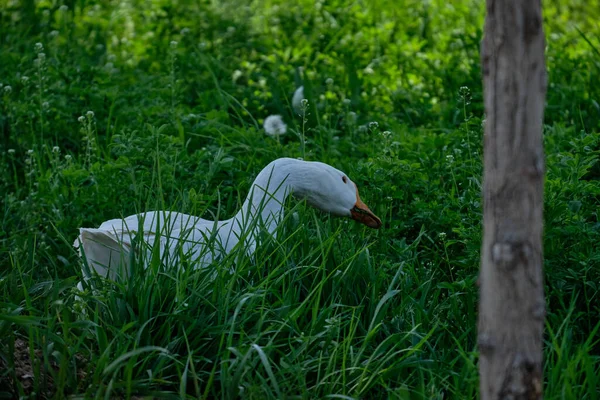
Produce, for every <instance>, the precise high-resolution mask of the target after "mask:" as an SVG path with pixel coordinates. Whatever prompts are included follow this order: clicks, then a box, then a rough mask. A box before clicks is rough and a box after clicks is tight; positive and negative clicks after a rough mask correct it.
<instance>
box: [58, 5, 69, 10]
mask: <svg viewBox="0 0 600 400" xmlns="http://www.w3.org/2000/svg"><path fill="white" fill-rule="evenodd" d="M58 9H59V10H60V11H62V12H65V11H67V10H68V9H69V6H67V5H65V4H63V5H62V6H60V7H58Z"/></svg>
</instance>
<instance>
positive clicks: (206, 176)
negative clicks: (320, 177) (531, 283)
mask: <svg viewBox="0 0 600 400" xmlns="http://www.w3.org/2000/svg"><path fill="white" fill-rule="evenodd" d="M543 6H544V24H545V30H546V37H547V53H546V55H547V67H548V79H549V84H548V95H547V108H546V114H545V126H544V141H545V151H546V158H547V179H546V186H545V188H546V192H545V239H544V247H545V263H544V267H545V277H546V296H547V304H548V314H547V321H546V330H545V394H546V398H548V399H589V400H592V399H598V398H600V394H599V393H600V335H599V333H598V329H599V327H600V322H599V321H600V287H599V286H600V245H599V243H600V219H599V204H600V164H599V163H598V157H599V153H600V134H599V132H600V105H599V103H600V84H599V82H600V25H599V23H598V21H599V20H600V2H599V1H598V0H591V1H588V2H579V1H576V0H566V1H558V0H547V1H544V4H543ZM483 13H484V4H483V2H481V1H474V0H453V1H452V2H447V1H441V0H428V1H422V0H398V1H383V0H368V1H367V0H363V1H361V0H356V1H342V0H331V1H327V2H325V1H321V0H317V1H309V0H297V1H289V2H286V1H280V0H257V1H254V2H247V1H242V0H224V1H202V0H201V1H197V2H187V1H175V2H171V1H166V0H152V1H137V0H130V1H109V0H99V1H88V0H79V1H75V0H65V1H64V3H63V2H62V1H60V0H58V1H49V0H44V1H42V0H39V1H34V0H21V1H18V0H0V133H1V136H0V157H1V158H2V162H1V163H0V206H1V212H2V214H1V215H0V217H1V225H0V397H3V396H4V397H9V398H11V397H18V396H27V395H29V396H31V397H36V396H47V397H53V396H55V397H57V398H61V397H66V396H71V395H76V396H78V397H86V398H92V397H97V398H130V397H132V396H136V397H138V396H149V397H161V398H162V397H167V398H211V399H212V398H220V399H233V398H244V399H267V398H277V399H284V398H289V399H314V398H332V399H358V398H360V399H378V398H382V399H383V398H391V399H442V398H445V399H447V398H453V399H454V398H456V399H472V398H475V397H476V396H477V394H478V376H477V362H478V353H477V347H476V321H477V300H478V293H477V285H476V281H477V274H478V268H479V253H480V244H481V218H482V209H481V176H482V123H483V121H484V119H485V116H484V114H483V104H482V87H481V71H480V59H479V44H480V40H481V36H482V27H483V17H484V14H483ZM300 85H304V87H305V97H306V98H307V99H308V101H309V105H308V116H307V118H306V121H305V122H303V120H302V119H301V118H299V117H298V116H297V115H296V114H295V113H294V112H293V110H292V107H291V99H292V95H293V93H294V91H295V90H296V88H297V87H298V86H300ZM270 114H280V115H282V116H283V118H284V120H285V122H286V123H287V125H288V133H287V134H286V135H284V136H281V137H280V138H279V140H278V139H275V138H273V137H269V136H267V135H266V134H265V131H264V130H263V128H262V121H263V120H264V118H266V117H267V116H268V115H270ZM303 137H304V138H305V143H303V142H302V141H301V138H303ZM278 157H304V158H305V159H308V160H318V161H323V162H326V163H329V164H332V165H334V166H336V167H337V168H339V169H342V170H343V171H345V172H347V173H348V174H349V176H350V177H351V178H352V179H353V180H354V181H355V182H356V183H357V185H358V187H359V188H360V190H361V197H362V198H363V200H364V201H365V202H366V203H367V204H368V205H369V206H370V207H371V209H372V210H373V211H374V212H375V213H376V214H377V215H378V216H379V217H380V218H381V219H382V221H383V227H382V229H381V230H379V231H373V230H370V229H368V228H366V227H364V226H362V225H358V224H356V223H354V222H353V221H348V220H343V219H338V218H332V217H329V216H327V215H324V214H322V213H320V212H318V211H316V210H314V209H312V208H310V207H308V206H307V205H305V204H303V203H297V202H293V201H290V203H289V205H288V208H287V212H286V216H287V218H286V221H285V222H284V223H283V224H282V225H281V226H280V228H279V232H278V235H277V239H273V238H269V237H265V238H264V240H263V243H262V244H261V246H259V248H258V249H257V252H256V254H255V257H253V258H252V259H251V258H249V257H246V256H245V254H244V252H243V251H239V252H234V253H232V254H231V255H230V257H227V258H226V259H225V260H223V261H221V262H219V263H216V264H215V265H213V266H212V267H211V268H208V269H205V270H196V271H194V270H192V268H183V269H181V268H180V269H178V270H176V269H174V268H169V266H161V265H155V266H154V268H151V269H149V270H147V271H142V270H138V271H137V272H136V274H135V276H134V277H133V278H132V279H131V280H130V281H129V282H127V283H126V284H116V283H111V282H103V281H102V280H100V279H98V280H96V282H95V284H96V286H97V289H96V291H93V292H92V291H90V290H87V291H86V292H84V293H83V294H82V297H83V299H84V302H83V303H81V302H76V301H75V295H76V293H77V292H76V288H75V285H76V284H77V282H78V281H79V280H80V279H81V263H80V260H79V258H78V256H77V254H76V252H75V250H74V249H73V248H72V246H71V244H72V242H73V240H74V239H75V238H76V236H77V232H78V231H77V228H78V227H81V226H85V227H96V226H98V225H99V224H100V223H101V222H102V221H105V220H108V219H111V218H115V217H119V216H126V215H130V214H133V213H136V212H140V211H146V210H155V209H170V210H178V211H183V212H187V213H191V214H196V215H202V216H205V217H206V218H212V216H213V215H214V216H216V217H218V218H220V219H223V218H229V217H230V216H231V215H232V214H233V213H234V212H235V211H236V210H237V209H238V207H239V206H240V204H241V202H242V201H243V199H244V197H245V196H246V194H247V190H248V188H249V186H250V184H251V183H252V180H253V179H254V177H255V176H256V174H257V173H258V172H259V171H260V170H261V169H262V168H263V167H264V166H265V165H266V164H267V163H268V162H270V161H271V160H273V159H275V158H278ZM82 308H83V309H82Z"/></svg>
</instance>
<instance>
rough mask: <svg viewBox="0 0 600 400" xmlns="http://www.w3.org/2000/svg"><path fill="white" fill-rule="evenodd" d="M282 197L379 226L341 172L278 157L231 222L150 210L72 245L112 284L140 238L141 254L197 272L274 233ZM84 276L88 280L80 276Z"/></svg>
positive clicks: (85, 234)
mask: <svg viewBox="0 0 600 400" xmlns="http://www.w3.org/2000/svg"><path fill="white" fill-rule="evenodd" d="M288 195H292V196H294V197H295V198H298V199H306V200H307V202H308V203H309V204H310V205H312V206H314V207H316V208H318V209H320V210H322V211H325V212H328V213H330V214H332V215H336V216H341V217H351V218H353V219H355V220H357V221H359V222H361V223H363V224H365V225H367V226H369V227H371V228H375V229H378V228H379V227H380V226H381V221H380V220H379V218H377V217H376V216H375V214H373V213H372V212H371V210H369V208H368V207H367V206H366V205H365V204H364V203H363V202H362V201H361V200H360V197H359V195H358V189H357V187H356V185H355V184H354V183H353V182H352V181H351V180H350V179H349V178H348V176H347V175H346V174H344V173H343V172H342V171H339V170H337V169H335V168H334V167H332V166H330V165H328V164H324V163H320V162H309V161H301V160H297V159H292V158H280V159H277V160H275V161H273V162H271V163H270V164H269V165H267V166H266V167H265V168H264V169H263V170H262V171H261V172H260V173H259V174H258V176H257V177H256V179H255V180H254V182H253V183H252V186H251V188H250V192H249V194H248V196H247V197H246V200H245V201H244V203H243V205H242V208H241V209H240V210H239V211H238V212H237V213H236V214H235V216H233V218H230V219H227V220H223V221H210V220H206V219H202V218H199V217H195V216H192V215H188V214H183V213H179V212H173V211H151V212H146V213H142V214H135V215H131V216H129V217H126V218H118V219H111V220H109V221H106V222H103V223H102V224H101V225H100V226H99V227H98V228H94V229H93V228H80V232H79V236H78V238H77V239H76V240H75V243H74V246H75V247H76V248H78V249H79V250H80V252H81V253H82V255H84V256H85V257H86V259H87V265H88V266H89V267H90V271H89V272H91V269H93V270H95V272H96V273H98V274H99V275H101V276H103V277H108V278H109V279H112V280H115V279H119V278H123V277H127V276H128V271H129V263H130V258H131V252H132V248H133V247H134V241H135V240H138V241H139V239H143V240H141V241H140V243H141V246H144V247H145V249H146V251H147V253H146V254H147V255H151V254H156V251H159V254H160V257H161V259H163V257H170V258H171V259H172V260H177V259H178V258H179V257H181V256H182V255H184V256H185V259H186V260H187V261H188V262H189V263H191V264H192V265H194V267H195V268H201V267H205V266H207V265H209V264H210V263H211V262H212V261H213V260H215V259H216V258H218V257H221V256H223V255H226V254H227V253H229V252H230V251H231V250H232V249H233V248H234V247H235V246H236V245H237V244H238V243H239V242H242V243H243V245H244V247H245V250H246V253H247V254H249V255H251V254H252V253H253V252H254V250H255V248H256V242H257V235H258V232H259V231H263V230H266V231H267V232H269V233H270V234H274V233H275V230H276V228H277V225H278V224H279V222H280V221H281V220H282V218H283V211H284V210H283V209H284V206H283V205H284V201H285V199H286V197H287V196H288ZM136 238H137V239H136ZM157 240H158V242H157ZM157 246H158V247H157ZM146 259H147V260H149V259H150V256H148V257H146ZM84 276H85V277H86V278H87V277H88V273H86V271H84Z"/></svg>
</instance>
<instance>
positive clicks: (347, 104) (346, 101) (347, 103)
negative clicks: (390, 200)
mask: <svg viewBox="0 0 600 400" xmlns="http://www.w3.org/2000/svg"><path fill="white" fill-rule="evenodd" d="M342 104H344V105H345V106H346V107H348V106H349V105H350V104H352V100H350V99H348V98H346V99H344V100H342Z"/></svg>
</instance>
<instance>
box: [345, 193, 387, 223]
mask: <svg viewBox="0 0 600 400" xmlns="http://www.w3.org/2000/svg"><path fill="white" fill-rule="evenodd" d="M350 214H351V218H352V219H353V220H355V221H358V222H360V223H361V224H365V225H366V226H368V227H369V228H373V229H379V228H381V220H380V219H379V218H377V216H376V215H375V214H373V211H371V210H369V207H367V205H366V204H365V203H363V202H362V200H361V199H360V196H359V195H358V188H356V204H354V208H352V210H350Z"/></svg>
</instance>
